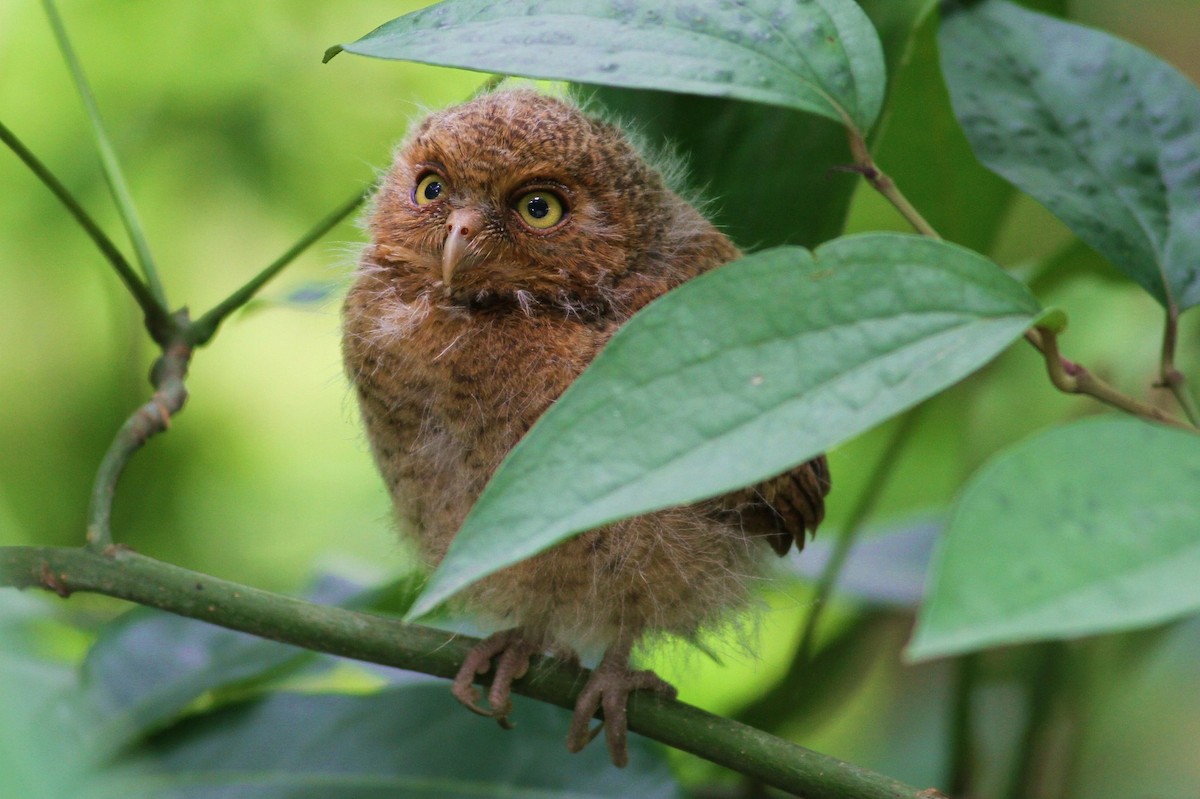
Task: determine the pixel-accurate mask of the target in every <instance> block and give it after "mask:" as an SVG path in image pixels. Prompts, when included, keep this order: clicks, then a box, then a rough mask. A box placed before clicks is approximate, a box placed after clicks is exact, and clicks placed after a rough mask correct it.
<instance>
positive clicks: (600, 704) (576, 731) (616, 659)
mask: <svg viewBox="0 0 1200 799" xmlns="http://www.w3.org/2000/svg"><path fill="white" fill-rule="evenodd" d="M634 691H654V692H655V693H659V694H663V695H664V696H667V697H669V698H671V699H674V698H675V687H674V686H672V685H671V684H670V683H668V682H667V681H666V680H664V679H662V678H661V677H659V676H658V675H657V674H655V673H654V672H652V671H631V670H630V669H629V654H628V650H625V651H624V652H617V653H614V652H612V651H611V650H610V652H609V653H607V654H605V656H604V659H603V660H602V661H601V662H600V665H599V666H598V667H597V668H596V670H595V671H594V672H592V676H591V678H590V679H589V680H588V682H587V685H585V686H584V687H583V691H581V692H580V694H579V698H578V699H577V700H576V702H575V714H574V716H573V717H572V718H571V729H570V731H569V732H568V733H567V749H569V750H570V751H572V752H578V751H580V750H581V749H583V748H584V747H585V746H587V745H588V744H589V743H591V741H592V740H593V739H594V738H595V737H596V736H597V735H599V734H600V731H601V730H603V731H604V738H605V741H606V742H607V743H608V753H609V756H610V757H611V758H612V762H613V765H615V766H618V767H623V766H625V764H626V763H628V762H629V747H628V741H627V739H628V730H629V712H628V704H629V695H630V694H631V693H633V692H634ZM597 710H600V711H603V714H604V720H603V721H602V722H601V723H600V724H598V725H596V726H595V727H592V726H591V719H592V716H594V715H595V714H596V711H597Z"/></svg>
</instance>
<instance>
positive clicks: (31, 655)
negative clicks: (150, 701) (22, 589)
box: [0, 590, 139, 799]
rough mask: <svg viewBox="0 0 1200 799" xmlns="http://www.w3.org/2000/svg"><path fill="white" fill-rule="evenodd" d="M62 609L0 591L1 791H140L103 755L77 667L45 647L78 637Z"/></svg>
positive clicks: (79, 794)
mask: <svg viewBox="0 0 1200 799" xmlns="http://www.w3.org/2000/svg"><path fill="white" fill-rule="evenodd" d="M62 615H63V611H62V610H61V608H59V607H57V606H55V605H51V604H50V603H49V602H46V601H42V598H41V597H37V598H35V597H34V596H32V595H26V594H21V593H18V592H16V591H13V590H0V722H2V723H0V796H3V797H5V799H8V797H14V799H16V797H20V799H61V797H64V796H70V797H72V799H118V797H119V798H120V799H131V797H137V796H139V794H135V793H133V792H131V784H130V783H128V782H127V781H126V779H125V777H126V776H128V774H129V771H130V770H129V769H125V768H111V767H109V766H108V765H107V764H106V763H105V762H104V755H105V754H106V753H107V752H108V751H110V747H109V743H108V742H107V741H102V740H98V737H97V735H96V734H95V731H96V729H97V725H98V724H99V722H100V721H101V720H102V719H101V718H99V717H98V716H97V715H96V714H95V713H94V711H93V710H92V708H91V706H90V703H89V702H87V701H86V700H85V698H84V695H83V691H82V690H81V688H80V675H79V670H78V669H76V668H75V667H74V665H73V664H70V663H66V662H62V661H59V660H56V659H52V658H49V657H47V656H46V655H45V654H43V653H42V650H46V649H53V648H55V647H54V646H53V645H52V641H53V639H55V638H58V637H63V636H70V637H74V636H82V633H81V632H79V631H78V630H74V629H72V628H70V627H68V626H67V625H65V624H63V623H62V620H61V617H62ZM48 644H51V645H50V646H48Z"/></svg>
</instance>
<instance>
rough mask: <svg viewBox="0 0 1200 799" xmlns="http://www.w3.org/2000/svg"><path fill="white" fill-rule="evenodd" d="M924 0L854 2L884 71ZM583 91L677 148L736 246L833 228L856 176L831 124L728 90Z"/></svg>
mask: <svg viewBox="0 0 1200 799" xmlns="http://www.w3.org/2000/svg"><path fill="white" fill-rule="evenodd" d="M930 4H931V3H930V0H864V2H862V4H861V5H862V6H863V9H864V10H865V11H866V12H867V16H868V17H869V18H870V19H871V21H872V22H873V23H874V25H875V28H876V30H877V31H878V33H879V37H880V40H881V41H882V43H883V53H884V59H885V61H886V63H887V67H888V74H889V75H893V76H894V75H896V74H897V69H896V67H898V65H899V63H900V62H901V60H902V58H903V54H904V52H905V51H906V50H907V48H908V46H909V42H910V40H911V37H912V32H913V28H914V26H915V25H916V24H917V20H918V19H920V18H921V17H922V16H923V15H924V14H925V12H926V11H927V10H928V8H929V6H930ZM940 82H941V81H940V80H939V81H938V83H940ZM592 97H593V98H594V99H595V100H596V101H598V102H599V103H600V104H601V105H602V106H604V107H605V108H607V109H609V110H610V111H612V112H615V113H616V114H617V116H618V118H620V119H622V120H626V121H628V122H630V123H632V124H631V125H629V127H632V128H633V129H634V130H636V131H637V132H638V133H639V134H640V135H641V136H642V137H644V138H646V139H649V140H650V141H653V142H669V144H670V147H671V149H672V150H675V151H677V152H680V153H681V154H683V155H684V156H685V157H686V160H687V167H688V169H687V175H686V179H687V187H688V189H689V190H690V191H691V192H692V193H693V194H700V195H701V196H703V197H704V198H705V199H706V202H705V203H704V208H705V212H706V214H707V215H708V217H709V218H710V219H711V220H712V221H713V222H714V223H715V224H716V225H717V226H718V227H720V228H721V230H723V231H725V233H726V234H727V235H728V236H729V237H730V238H731V239H733V240H734V241H735V242H737V244H738V245H739V246H741V247H743V248H744V249H748V250H749V249H755V250H757V249H765V248H767V247H775V246H778V245H781V244H799V245H802V246H805V247H815V246H817V245H818V244H820V243H822V242H824V241H828V240H829V239H832V238H834V237H835V236H837V235H839V234H840V233H841V232H842V228H843V225H844V224H845V221H846V211H847V208H848V207H849V205H850V198H851V196H852V195H853V193H854V188H855V186H857V185H858V183H859V178H858V176H856V175H853V174H849V173H846V172H838V171H834V167H837V166H840V165H844V164H849V163H851V162H852V161H853V158H852V157H851V155H850V148H849V146H848V144H847V140H846V132H845V130H843V128H842V126H841V125H840V124H838V123H835V122H831V121H830V120H829V119H827V118H825V117H819V116H814V115H813V114H806V113H803V112H801V111H795V110H791V109H785V108H779V107H772V106H764V105H761V104H759V103H750V102H743V101H741V100H735V99H728V98H718V97H697V96H695V95H687V94H673V93H671V92H656V91H645V90H638V89H621V88H614V87H600V88H598V89H596V90H595V92H594V93H593V95H592ZM947 116H949V112H947ZM950 122H951V124H953V119H951V120H950ZM959 135H960V136H961V134H959ZM963 149H964V150H965V149H966V145H965V143H964V145H963ZM972 163H974V161H973V160H972ZM980 171H983V170H982V169H981V170H980ZM993 180H996V181H997V182H999V179H997V178H993ZM943 188H944V187H943ZM1005 188H1006V190H1007V187H1005ZM949 238H954V237H953V236H950V237H949Z"/></svg>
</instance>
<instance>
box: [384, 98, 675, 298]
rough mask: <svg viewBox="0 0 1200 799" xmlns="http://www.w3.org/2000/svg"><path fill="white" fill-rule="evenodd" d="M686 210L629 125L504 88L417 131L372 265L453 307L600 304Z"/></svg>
mask: <svg viewBox="0 0 1200 799" xmlns="http://www.w3.org/2000/svg"><path fill="white" fill-rule="evenodd" d="M681 208H683V209H686V210H687V211H691V209H690V208H688V207H687V206H686V204H684V203H683V202H682V201H681V200H680V199H679V198H678V197H677V196H676V195H675V194H674V193H672V192H671V191H670V190H669V189H667V188H666V186H665V185H664V181H663V179H662V177H661V175H660V174H659V173H658V172H657V171H656V170H655V169H654V168H652V167H651V166H649V165H648V164H647V163H646V162H645V161H644V160H643V159H642V158H641V156H640V155H639V154H638V152H637V151H636V150H635V149H634V147H633V146H632V145H631V144H630V143H629V141H628V140H627V138H626V137H625V136H624V134H623V133H622V132H621V131H620V130H619V129H618V128H616V127H615V126H613V125H611V124H609V123H606V122H603V121H600V120H597V119H594V118H592V117H590V116H588V115H587V114H585V113H583V112H581V111H580V110H579V109H578V108H576V107H575V106H573V105H572V104H570V103H569V102H567V101H564V100H560V99H556V98H553V97H549V96H546V95H543V94H539V93H537V92H535V91H531V90H511V91H500V92H495V93H492V94H488V95H484V96H482V97H479V98H477V99H475V100H472V101H470V102H468V103H465V104H463V105H459V106H455V107H452V108H448V109H446V110H444V111H440V112H437V113H434V114H432V115H431V116H429V117H427V118H426V119H425V120H423V121H422V122H420V123H419V124H418V125H417V126H416V127H415V128H414V129H413V130H412V132H411V133H410V135H409V136H408V138H407V139H406V141H405V142H404V143H403V144H402V146H401V148H400V150H399V152H398V154H397V156H396V159H395V162H394V164H393V165H392V167H391V169H390V171H389V172H388V174H387V176H386V178H385V180H384V182H383V184H382V186H381V188H380V190H379V193H378V195H377V197H376V200H375V209H374V212H373V214H372V216H371V220H370V227H371V232H372V234H373V239H374V242H373V246H372V248H371V250H370V258H371V260H372V261H373V262H374V263H375V264H376V265H377V266H380V267H383V268H385V269H391V270H397V272H398V273H403V274H404V278H405V282H408V283H410V284H411V283H413V282H414V281H415V282H417V283H418V285H423V286H424V287H425V288H427V289H435V290H437V291H439V292H440V293H442V294H443V295H444V296H445V297H447V298H449V300H450V301H451V302H456V303H462V304H465V305H476V306H484V305H489V304H494V303H508V302H511V303H517V304H519V305H520V306H522V307H524V308H526V309H528V308H529V307H530V306H531V305H532V306H537V305H552V306H557V307H564V306H565V307H568V308H576V309H579V308H588V307H598V306H601V305H603V304H604V303H605V302H606V301H607V300H608V299H610V298H611V297H612V296H613V295H614V292H616V289H615V288H614V287H615V286H617V285H618V284H619V283H620V282H621V281H622V279H623V278H624V276H626V275H627V274H629V273H630V272H631V271H635V270H639V269H642V268H644V267H645V264H646V262H647V261H650V260H653V259H661V258H662V256H663V251H664V248H665V247H667V246H669V240H670V239H671V238H672V236H671V227H672V225H673V220H675V218H676V217H678V216H679V214H678V213H677V210H678V209H681ZM692 213H694V212H692Z"/></svg>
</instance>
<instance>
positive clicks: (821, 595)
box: [796, 406, 924, 663]
mask: <svg viewBox="0 0 1200 799" xmlns="http://www.w3.org/2000/svg"><path fill="white" fill-rule="evenodd" d="M923 407H924V406H921V407H918V408H914V409H913V410H911V411H909V412H908V413H906V414H905V415H904V416H903V417H901V419H900V421H899V423H897V425H896V428H895V430H893V431H892V435H891V437H890V438H889V439H888V441H887V444H885V445H884V448H883V452H882V453H881V454H880V456H879V460H877V461H876V462H875V466H874V467H873V468H872V469H871V473H870V475H868V476H867V482H866V485H864V486H863V489H862V491H861V492H860V493H859V495H858V498H857V499H856V501H855V503H854V507H852V508H851V509H850V513H849V515H848V516H847V517H846V523H845V526H844V527H843V528H842V532H841V535H840V536H838V539H837V541H836V542H835V543H834V546H833V552H832V553H831V554H830V556H829V561H828V562H827V563H826V564H825V568H824V569H822V570H821V576H820V578H819V579H818V580H817V592H816V596H815V597H814V598H813V604H812V609H811V610H809V612H808V616H807V617H806V618H805V619H804V631H803V632H802V633H801V635H800V646H799V647H798V648H797V650H796V657H797V658H798V659H799V660H800V661H801V662H803V663H808V662H810V661H811V660H812V655H813V647H814V645H815V644H816V640H817V626H818V624H819V622H820V620H821V615H822V613H823V612H824V609H825V607H826V605H828V604H829V597H830V596H832V594H833V589H834V587H835V586H836V585H837V580H838V577H839V576H840V575H841V573H842V568H843V567H844V566H845V565H846V558H847V556H848V555H849V554H850V550H851V549H852V548H853V547H854V542H855V540H856V539H857V538H858V533H859V531H860V530H861V529H862V524H863V521H864V520H865V519H867V517H869V516H870V515H871V513H872V512H873V511H874V510H875V505H876V504H878V502H879V497H880V495H881V494H882V493H883V487H884V485H886V484H887V481H888V479H889V478H890V477H891V476H892V475H893V474H894V473H895V469H896V460H897V459H898V458H899V457H900V453H902V452H903V451H904V446H905V445H906V444H907V443H908V439H909V437H910V436H911V435H912V432H913V431H914V430H915V429H916V427H917V422H918V420H919V419H920V416H921V408H923Z"/></svg>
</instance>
